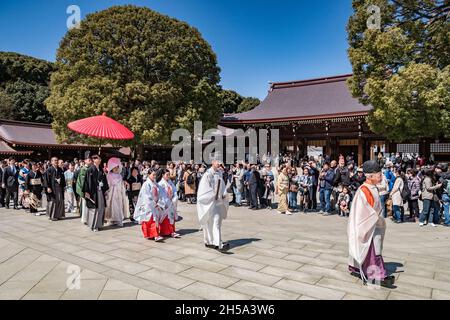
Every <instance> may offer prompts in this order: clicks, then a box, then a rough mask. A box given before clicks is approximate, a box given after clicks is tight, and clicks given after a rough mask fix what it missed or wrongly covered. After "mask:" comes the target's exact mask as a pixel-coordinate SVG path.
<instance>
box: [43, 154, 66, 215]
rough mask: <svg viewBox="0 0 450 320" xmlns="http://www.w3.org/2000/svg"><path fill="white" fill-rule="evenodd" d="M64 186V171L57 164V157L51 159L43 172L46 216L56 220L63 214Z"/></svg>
mask: <svg viewBox="0 0 450 320" xmlns="http://www.w3.org/2000/svg"><path fill="white" fill-rule="evenodd" d="M65 186H66V183H65V179H64V172H63V170H62V169H61V168H60V167H59V166H58V158H56V157H53V158H52V159H51V166H50V167H49V168H48V169H47V171H46V172H45V174H44V188H45V191H46V194H47V216H48V218H49V219H50V220H52V221H56V220H59V219H61V218H63V217H64V216H65V208H64V188H65Z"/></svg>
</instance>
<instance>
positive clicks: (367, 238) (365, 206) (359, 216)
mask: <svg viewBox="0 0 450 320" xmlns="http://www.w3.org/2000/svg"><path fill="white" fill-rule="evenodd" d="M364 186H366V187H367V188H368V189H369V190H370V192H371V193H372V196H373V199H374V206H373V207H372V206H371V205H370V204H369V202H368V200H367V198H366V196H365V194H364V192H363V191H362V190H361V188H359V189H358V191H356V193H355V197H354V199H353V202H352V206H351V209H350V216H349V220H348V228H347V234H348V244H349V255H350V260H349V264H350V265H351V266H353V267H355V268H359V269H360V268H361V266H362V264H363V263H364V261H365V259H366V257H367V254H368V253H369V248H370V245H371V243H372V241H373V244H374V248H375V253H376V255H381V253H382V250H383V240H384V234H385V231H386V221H385V220H384V217H383V209H382V206H381V201H380V196H379V194H378V189H377V187H376V186H373V185H369V184H364Z"/></svg>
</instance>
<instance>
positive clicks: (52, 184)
mask: <svg viewBox="0 0 450 320" xmlns="http://www.w3.org/2000/svg"><path fill="white" fill-rule="evenodd" d="M57 179H60V180H59V183H58V181H57ZM43 186H44V188H46V189H47V188H50V189H51V190H52V192H51V193H48V192H47V190H45V192H46V193H47V195H48V196H49V197H55V190H56V187H57V186H59V187H60V192H61V193H62V194H64V188H65V187H66V180H65V178H64V171H63V169H61V168H59V167H58V168H55V167H53V166H51V167H50V168H48V169H47V171H46V172H45V174H44V177H43Z"/></svg>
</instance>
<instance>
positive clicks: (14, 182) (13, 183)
mask: <svg viewBox="0 0 450 320" xmlns="http://www.w3.org/2000/svg"><path fill="white" fill-rule="evenodd" d="M19 170H20V169H19V168H18V167H16V173H14V172H13V170H12V169H11V166H8V167H6V168H4V169H3V175H2V184H5V188H6V189H9V190H16V189H17V188H18V187H19V180H18V179H19Z"/></svg>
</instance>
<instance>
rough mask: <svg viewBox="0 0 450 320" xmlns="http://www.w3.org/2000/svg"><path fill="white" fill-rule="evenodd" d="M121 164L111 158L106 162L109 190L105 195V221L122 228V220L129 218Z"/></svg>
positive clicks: (116, 159)
mask: <svg viewBox="0 0 450 320" xmlns="http://www.w3.org/2000/svg"><path fill="white" fill-rule="evenodd" d="M121 172H122V164H121V162H120V159H118V158H111V159H109V161H108V175H107V179H108V185H109V190H108V192H107V193H106V209H105V220H106V221H107V222H108V223H109V224H116V225H118V226H119V227H122V226H123V220H125V219H128V218H129V217H130V206H129V201H128V197H127V191H126V187H125V184H126V182H124V181H123V178H122V175H121V174H120V173H121Z"/></svg>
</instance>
